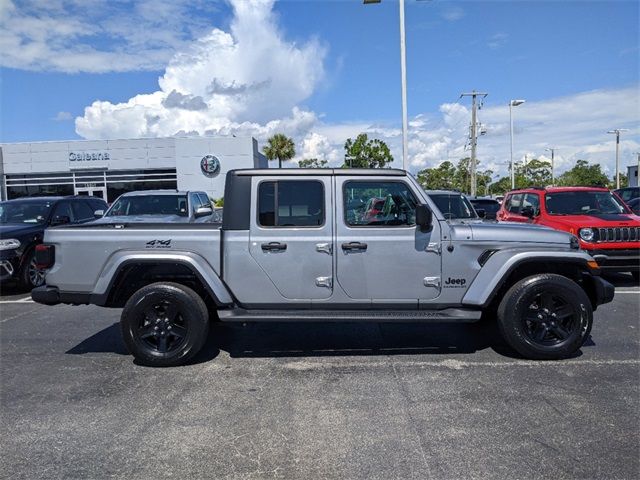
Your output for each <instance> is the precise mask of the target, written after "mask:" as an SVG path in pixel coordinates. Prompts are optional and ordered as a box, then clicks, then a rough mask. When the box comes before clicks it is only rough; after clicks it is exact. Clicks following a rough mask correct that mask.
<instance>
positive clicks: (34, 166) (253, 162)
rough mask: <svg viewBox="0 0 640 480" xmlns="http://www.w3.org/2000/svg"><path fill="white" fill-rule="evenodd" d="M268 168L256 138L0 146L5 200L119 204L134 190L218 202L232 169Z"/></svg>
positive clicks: (196, 138)
mask: <svg viewBox="0 0 640 480" xmlns="http://www.w3.org/2000/svg"><path fill="white" fill-rule="evenodd" d="M267 167H268V161H267V159H266V157H265V156H264V155H263V154H261V153H260V152H259V151H258V142H257V141H256V140H255V139H254V138H252V137H170V138H139V139H130V140H74V141H66V142H35V143H8V144H2V145H0V179H1V180H0V182H1V185H0V187H1V188H0V196H1V197H2V200H7V199H12V198H19V197H25V196H37V195H93V196H96V197H101V198H104V199H105V200H107V201H108V202H113V201H114V200H115V199H116V198H117V197H118V196H119V195H121V194H123V193H125V192H130V191H134V190H157V189H178V190H200V191H205V192H207V194H208V195H209V196H210V197H211V198H213V199H217V198H221V197H222V196H223V195H224V181H225V176H226V173H227V171H229V170H232V169H236V168H267Z"/></svg>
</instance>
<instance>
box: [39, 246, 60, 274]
mask: <svg viewBox="0 0 640 480" xmlns="http://www.w3.org/2000/svg"><path fill="white" fill-rule="evenodd" d="M55 262H56V247H54V246H53V245H47V244H45V243H41V244H40V245H36V268H38V269H39V270H45V269H47V268H51V267H53V264H54V263H55Z"/></svg>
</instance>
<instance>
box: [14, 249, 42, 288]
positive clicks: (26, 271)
mask: <svg viewBox="0 0 640 480" xmlns="http://www.w3.org/2000/svg"><path fill="white" fill-rule="evenodd" d="M44 275H45V271H44V270H40V269H38V268H37V267H36V251H35V250H33V249H32V250H31V251H30V252H29V253H27V256H26V258H25V260H24V262H23V264H22V268H21V269H20V275H19V276H18V282H19V283H20V287H21V288H23V289H25V290H28V291H31V290H33V289H34V288H36V287H39V286H41V285H44Z"/></svg>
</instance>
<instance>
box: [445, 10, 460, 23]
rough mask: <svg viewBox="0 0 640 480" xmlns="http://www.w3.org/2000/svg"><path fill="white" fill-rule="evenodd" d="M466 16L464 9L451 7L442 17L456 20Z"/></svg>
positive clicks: (450, 20)
mask: <svg viewBox="0 0 640 480" xmlns="http://www.w3.org/2000/svg"><path fill="white" fill-rule="evenodd" d="M462 17H464V10H463V9H462V8H460V7H450V8H447V9H446V10H444V11H443V12H442V18H444V19H445V20H447V21H449V22H455V21H456V20H460V19H461V18H462Z"/></svg>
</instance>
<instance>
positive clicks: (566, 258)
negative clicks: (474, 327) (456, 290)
mask: <svg viewBox="0 0 640 480" xmlns="http://www.w3.org/2000/svg"><path fill="white" fill-rule="evenodd" d="M589 260H593V259H592V258H591V257H590V256H589V254H587V253H585V252H580V251H577V250H566V251H552V250H549V251H538V252H532V251H522V250H521V251H517V252H514V251H513V250H499V251H497V252H496V253H494V254H493V255H491V256H490V257H489V259H488V260H487V262H486V263H485V264H484V266H483V267H482V269H481V270H480V271H479V272H478V274H477V275H476V277H475V278H474V280H473V283H472V284H471V285H470V286H469V288H468V290H467V291H466V293H465V295H464V297H463V298H462V304H463V305H469V306H476V307H478V306H479V307H486V306H487V305H488V304H489V303H490V302H491V300H492V299H493V297H494V296H495V295H496V293H497V292H498V290H499V289H500V287H501V286H502V284H503V282H504V281H505V279H507V278H508V277H509V275H510V274H511V273H512V272H513V271H514V270H515V269H516V268H519V267H521V266H522V265H525V264H528V263H539V262H554V263H565V264H566V263H572V264H576V265H580V266H584V267H585V270H589V267H588V266H587V262H588V261H589Z"/></svg>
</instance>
